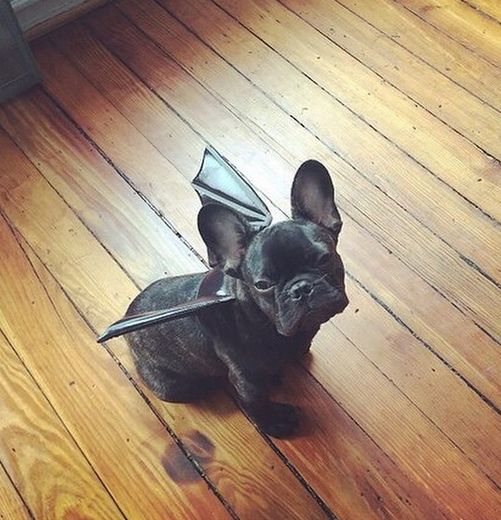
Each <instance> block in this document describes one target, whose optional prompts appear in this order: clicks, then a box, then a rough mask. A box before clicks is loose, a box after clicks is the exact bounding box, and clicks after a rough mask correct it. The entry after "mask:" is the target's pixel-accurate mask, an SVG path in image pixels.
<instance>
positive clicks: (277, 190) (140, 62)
mask: <svg viewBox="0 0 501 520" xmlns="http://www.w3.org/2000/svg"><path fill="white" fill-rule="evenodd" d="M106 12H108V11H103V12H100V17H99V20H96V22H95V25H96V27H97V26H99V25H100V24H102V25H101V29H102V33H101V34H100V35H101V37H102V38H103V40H106V44H107V45H108V46H110V47H111V48H112V49H113V51H114V52H116V53H118V54H119V55H120V56H121V58H122V59H124V60H126V62H127V64H128V65H129V66H130V67H132V68H133V69H134V70H135V71H136V72H137V73H138V74H139V75H140V76H142V77H144V78H145V81H147V82H148V84H149V86H150V87H151V88H153V89H155V90H156V92H158V93H159V94H160V95H161V96H162V97H163V98H164V99H166V100H168V102H169V103H170V104H171V105H173V107H174V109H175V110H176V111H178V112H180V113H181V114H182V117H183V118H185V119H187V120H188V121H189V123H190V125H192V126H193V127H194V128H195V129H197V131H198V132H200V133H204V132H207V133H211V134H212V133H213V138H212V142H213V144H215V145H216V146H217V147H218V148H219V149H220V150H221V151H223V152H224V155H225V156H227V157H229V158H230V160H231V161H232V162H233V163H234V164H236V163H237V158H235V155H236V153H235V148H236V147H235V144H234V143H235V140H234V139H232V136H234V135H237V134H236V133H237V132H238V135H239V141H238V142H239V143H246V144H247V147H246V150H247V149H248V148H250V147H251V146H252V145H254V146H255V148H251V149H252V150H253V151H256V152H255V153H254V154H253V160H252V163H250V167H249V163H248V165H247V166H246V165H245V164H243V167H242V169H241V171H243V172H244V173H245V174H246V175H248V176H249V178H252V182H253V183H254V185H255V186H257V187H258V189H260V190H261V191H265V192H267V193H269V196H270V198H272V199H273V200H288V193H287V188H286V186H287V185H288V184H289V183H290V179H291V168H290V166H289V167H284V166H282V165H281V169H279V168H278V165H276V162H275V161H273V162H271V163H270V161H269V158H270V157H273V154H272V153H270V152H267V155H266V157H267V159H268V160H267V161H264V162H263V163H262V165H261V166H260V165H259V156H258V154H259V153H260V150H261V147H262V143H260V142H259V141H256V137H255V136H253V135H252V134H250V132H249V127H247V126H246V125H243V124H242V123H240V124H239V121H240V120H239V119H238V117H237V115H236V114H234V113H232V112H229V110H228V109H226V107H224V106H221V105H218V104H216V103H215V102H214V98H213V97H212V98H211V97H210V96H208V95H207V93H206V92H205V93H204V92H203V91H201V90H200V86H199V85H198V84H197V83H195V82H194V81H193V79H192V78H191V77H190V76H189V75H187V74H186V72H184V71H183V70H181V69H180V68H179V66H177V65H176V64H175V63H173V62H171V61H170V60H168V59H167V58H166V57H165V56H163V55H162V54H161V53H160V52H159V50H158V48H157V47H156V46H155V45H152V44H151V43H150V42H148V41H147V40H145V38H144V37H143V36H141V35H140V34H139V33H138V31H137V30H135V29H134V28H133V27H132V26H130V25H128V24H127V23H126V22H125V21H120V18H119V17H117V16H116V15H115V13H114V12H113V13H112V16H111V18H112V19H115V22H114V23H111V19H110V18H105V17H104V14H105V13H106ZM110 12H111V11H110ZM117 18H118V20H117ZM158 20H161V21H162V23H161V24H158V23H157V22H158ZM144 21H145V22H144V23H145V24H147V26H148V27H149V31H150V34H151V35H152V37H154V38H156V40H157V41H158V42H159V44H161V45H162V40H165V41H164V43H163V45H164V47H166V48H168V47H167V43H166V42H168V41H172V37H171V36H169V35H168V33H166V32H165V30H164V27H165V23H166V22H165V21H164V18H162V15H161V12H158V13H155V18H154V19H153V18H149V17H148V19H146V18H144ZM138 23H140V22H139V21H138ZM97 28H98V27H97ZM113 28H115V29H116V30H114V29H113ZM145 28H146V27H145ZM176 41H177V40H176ZM204 61H208V60H203V61H201V63H203V62H204ZM195 63H196V62H193V65H192V66H193V67H194V65H195ZM208 63H209V62H208ZM202 68H203V70H205V71H206V72H207V74H208V75H209V77H210V78H211V80H213V81H217V82H222V83H223V84H224V85H223V87H222V89H224V90H222V91H219V93H218V95H221V94H223V95H224V96H225V97H228V96H230V97H231V102H232V103H238V104H239V106H240V107H241V108H240V110H239V111H238V115H239V116H240V117H243V118H245V116H244V115H243V114H244V112H242V111H243V110H244V109H245V106H247V105H248V103H249V100H248V98H243V97H242V95H241V92H242V88H236V87H235V86H236V85H238V83H237V82H236V80H235V82H234V81H233V78H234V76H231V77H232V81H228V79H227V76H225V75H223V74H222V73H221V72H220V71H218V70H217V69H216V68H215V63H214V62H211V66H210V67H207V66H202ZM230 70H233V69H230ZM216 71H217V72H216ZM226 71H227V70H225V72H226ZM167 78H176V79H175V80H171V79H169V80H168V79H167ZM178 85H179V88H177V86H178ZM181 85H182V88H181ZM247 91H249V92H252V94H253V96H252V106H253V107H256V109H255V110H253V111H251V112H250V115H251V116H252V117H256V116H258V115H260V116H262V117H264V116H265V115H266V118H267V120H268V122H269V120H270V118H272V117H273V119H272V120H273V125H270V124H269V123H268V124H265V123H263V125H266V127H267V128H268V129H273V140H272V141H271V142H272V143H273V145H274V149H275V150H276V148H278V149H279V150H280V155H284V154H285V152H284V147H287V152H288V157H289V161H290V163H292V164H293V165H294V166H296V165H299V164H300V162H301V160H302V159H304V154H302V153H301V150H303V149H308V150H309V156H310V157H311V156H313V157H316V158H318V159H320V160H322V161H323V162H325V164H326V165H327V166H328V167H329V169H330V171H332V172H333V173H334V176H335V181H336V183H337V186H338V193H339V203H340V206H341V208H342V209H343V210H344V211H345V212H347V213H349V214H350V215H352V216H354V217H355V218H356V219H357V220H358V221H359V222H361V223H362V224H363V226H364V227H366V228H367V229H368V230H369V231H370V232H371V234H373V236H375V237H376V238H377V239H378V240H379V241H381V242H382V243H383V244H384V245H385V246H386V247H387V249H390V250H391V251H392V252H394V253H395V254H397V255H398V256H399V257H400V258H402V259H405V260H404V261H405V262H406V263H407V264H408V265H411V267H413V268H414V269H415V270H416V271H417V272H418V273H420V274H421V275H422V276H423V277H425V278H426V279H427V280H428V281H430V282H431V283H432V284H433V285H434V286H436V287H437V288H438V289H439V290H440V291H441V292H442V293H444V294H446V295H447V296H448V297H449V299H451V300H452V301H453V302H454V303H455V304H457V305H459V306H460V307H461V309H462V310H463V312H465V313H467V315H469V316H472V315H473V316H474V317H475V320H476V321H477V322H478V323H480V324H482V326H483V327H485V328H486V329H487V330H489V331H490V332H491V333H492V334H493V335H494V336H499V333H500V332H499V330H498V328H499V323H501V320H500V319H498V317H497V316H495V315H496V314H498V311H497V310H496V309H497V305H496V303H495V302H496V300H497V288H495V286H494V285H493V284H491V282H489V281H488V280H487V279H486V278H484V277H483V276H482V275H481V274H480V273H479V272H478V271H475V270H465V269H463V268H462V267H461V262H462V261H463V260H461V257H460V256H459V255H458V253H457V252H456V251H454V250H452V248H450V247H449V246H447V245H446V244H445V243H444V242H441V241H439V240H438V237H436V236H435V235H434V234H433V233H431V232H429V231H428V230H427V229H425V228H423V227H421V226H420V224H419V222H417V221H415V220H414V219H413V218H411V217H410V216H409V214H408V213H406V212H403V211H402V208H399V207H397V206H396V204H395V203H394V202H393V201H392V200H391V199H389V198H388V197H385V196H384V194H383V193H382V192H381V191H380V190H374V189H373V186H372V185H371V184H370V183H369V182H368V181H367V180H366V179H365V177H363V176H361V175H358V173H357V172H356V171H354V170H353V168H351V167H350V166H349V165H347V164H346V163H343V162H342V161H339V160H338V159H337V158H336V156H333V154H332V153H331V152H330V150H328V149H326V148H325V147H323V146H321V145H319V143H318V141H317V140H316V139H315V138H314V137H313V136H311V134H309V133H304V130H301V129H300V127H299V125H298V126H293V125H290V126H287V127H283V126H282V123H283V124H285V122H286V121H287V122H288V123H290V121H291V120H290V118H289V117H287V116H286V115H284V114H283V113H282V112H280V111H278V112H276V110H275V111H274V109H273V105H271V104H270V103H267V105H265V106H263V109H262V110H259V109H260V106H259V105H257V101H258V100H259V99H260V96H259V94H256V92H255V91H254V90H249V87H248V86H247ZM201 94H202V95H203V97H202V98H201V96H200V95H201ZM187 96H189V98H188V100H187V99H186V98H187ZM244 105H245V106H244ZM208 111H210V112H211V116H210V117H207V113H208ZM275 113H278V114H279V116H277V117H280V119H279V120H278V121H277V120H275V118H274V116H275ZM209 121H210V123H209ZM230 126H231V128H232V129H231V132H230V133H228V128H229V127H230ZM278 129H279V130H280V131H279V130H278ZM307 136H308V137H307ZM277 140H280V142H279V145H278V146H276V142H277ZM237 148H239V150H238V152H239V153H240V149H241V148H242V147H241V146H239V147H237ZM246 153H249V152H248V151H246ZM276 155H277V153H276V152H275V156H276ZM249 170H251V171H249ZM256 170H258V175H252V172H253V171H256ZM269 171H272V172H273V181H272V182H270V176H269V175H268V176H266V175H263V172H269ZM280 179H283V180H280ZM406 182H407V183H408V181H406ZM270 191H272V194H271V193H270ZM409 191H410V190H407V195H408V192H409ZM435 197H436V193H435V195H432V194H431V193H430V199H429V201H430V203H431V201H432V200H433V199H434V198H435ZM453 200H454V199H453ZM427 201H428V199H427ZM456 202H457V200H456ZM423 207H428V205H427V204H426V205H424V206H423ZM437 210H438V209H437ZM448 210H449V206H447V205H445V204H444V205H443V206H442V207H441V210H440V213H441V218H443V223H444V226H445V221H446V220H447V219H448V218H450V216H449V215H448V216H447V217H445V215H444V213H446V212H447V211H448ZM452 218H453V219H454V220H455V217H452ZM465 218H466V217H465ZM468 218H472V217H471V216H470V217H468ZM468 218H466V221H468ZM431 221H432V220H429V219H426V222H427V223H428V222H431ZM446 227H447V229H448V232H451V231H452V232H453V233H456V231H457V232H459V231H461V232H463V231H465V228H464V227H461V228H459V227H457V226H452V227H451V226H450V224H448V225H447V226H446ZM475 228H476V226H475ZM467 231H471V232H473V233H476V232H477V231H478V229H474V228H473V227H472V228H471V229H469V230H467ZM486 231H487V233H488V234H489V235H490V236H491V239H488V242H490V244H491V247H492V250H493V256H492V258H488V255H485V254H482V255H480V251H481V250H482V251H483V252H485V247H488V246H487V244H486V242H485V239H486V236H485V235H484V236H483V237H482V239H481V240H479V242H478V244H479V245H478V247H477V248H476V252H477V255H475V256H478V260H479V262H482V263H483V264H485V262H487V263H491V267H490V269H492V272H493V273H497V270H498V268H499V266H498V264H497V263H496V262H495V261H494V258H496V256H497V252H498V249H499V248H498V244H499V240H498V239H496V236H497V235H498V231H497V230H495V229H494V228H493V227H492V226H491V224H488V230H486ZM457 234H458V236H457V237H455V241H459V240H461V241H463V240H464V236H463V238H461V237H460V236H459V235H462V234H463V233H457ZM471 240H472V238H471V237H470V239H469V241H470V246H468V247H471ZM404 244H405V245H404ZM465 245H466V244H465ZM482 248H483V249H482ZM423 252H426V254H425V255H423ZM472 253H473V254H474V252H473V251H472ZM496 276H497V275H496ZM457 277H460V278H461V280H459V279H458V278H457ZM468 278H474V279H475V281H473V279H470V280H468ZM466 288H467V290H465V289H466ZM461 293H463V294H461ZM475 293H477V294H475ZM489 300H490V301H491V302H492V306H488V307H487V308H486V306H485V304H484V303H485V302H486V301H489ZM466 301H468V305H465V303H466ZM462 302H463V303H462ZM474 309H475V310H474ZM477 310H478V314H477ZM472 311H473V313H472ZM490 313H492V315H491V316H487V315H486V314H490ZM481 315H482V316H481ZM500 318H501V316H500Z"/></svg>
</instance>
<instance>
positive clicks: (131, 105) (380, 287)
mask: <svg viewBox="0 0 501 520" xmlns="http://www.w3.org/2000/svg"><path fill="white" fill-rule="evenodd" d="M54 41H55V42H56V44H58V43H59V46H60V48H61V49H63V48H65V49H67V51H68V54H69V55H71V58H72V61H73V62H74V63H75V65H76V66H78V68H79V70H80V71H81V72H82V74H85V75H86V76H87V77H88V78H89V79H90V80H91V81H92V83H93V84H94V85H95V86H96V87H97V88H99V90H100V92H102V93H103V94H104V95H105V96H106V97H107V99H108V100H109V101H111V102H113V103H114V106H115V107H116V108H118V109H119V110H120V112H121V113H122V114H124V115H125V116H126V117H127V118H128V119H129V121H131V122H132V123H133V124H134V125H135V126H136V127H137V128H139V129H140V130H141V132H142V133H143V135H145V137H147V138H148V139H149V140H150V141H151V143H152V144H153V145H154V146H155V147H156V148H157V149H158V150H159V151H160V152H161V153H162V154H164V155H165V156H166V157H169V159H170V160H171V161H172V163H173V164H175V165H176V167H177V169H178V170H179V171H180V172H183V175H184V176H185V177H186V178H187V179H191V177H192V175H193V172H194V171H195V170H196V168H197V165H198V163H199V157H194V156H193V154H192V150H193V149H197V150H201V148H202V144H201V137H199V136H197V135H196V134H195V133H194V132H193V130H192V129H191V128H190V127H188V126H187V125H186V124H185V123H184V122H183V121H181V120H180V119H179V118H178V116H177V115H176V114H175V113H174V112H173V111H171V110H170V109H169V108H168V107H167V106H166V105H165V104H163V103H162V102H161V101H160V99H159V98H158V97H156V96H155V95H154V94H153V93H152V92H150V91H149V90H148V89H147V87H146V86H145V85H144V84H143V83H141V82H140V81H139V80H138V78H136V77H134V75H132V74H131V73H130V72H129V71H128V70H127V69H126V68H125V67H124V66H123V64H121V63H120V62H118V61H117V60H116V59H114V58H113V57H112V56H111V55H110V53H109V52H108V51H107V50H106V49H104V48H103V47H102V45H100V44H99V43H98V42H97V41H96V40H95V39H93V38H92V37H91V36H90V35H89V33H88V31H86V30H85V29H84V28H83V27H82V26H81V25H79V26H72V27H71V29H68V30H67V31H66V30H65V31H62V32H60V33H58V34H57V35H55V36H54ZM79 84H80V85H83V84H84V80H83V79H79ZM117 93H122V95H118V94H117ZM66 98H67V96H65V99H66ZM65 102H66V101H65ZM103 108H104V107H103ZM106 111H107V113H109V109H108V108H107V110H106ZM9 121H13V122H15V121H16V116H15V114H12V112H11V113H10V114H9ZM93 122H94V123H95V122H96V120H94V121H93ZM165 122H168V124H169V128H170V129H172V132H171V133H170V137H169V139H165V138H164V135H165V133H164V132H161V131H159V129H161V128H162V126H163V125H164V124H165ZM18 124H19V123H18V122H16V123H15V124H14V125H13V126H18ZM59 126H61V123H59ZM185 141H188V142H189V145H190V146H189V147H187V149H186V148H184V145H185ZM31 153H32V152H31ZM49 171H51V169H49ZM161 188H162V185H161V183H160V182H157V183H156V184H153V185H152V186H151V187H150V190H149V191H148V192H146V194H147V195H148V197H154V194H155V192H156V191H158V190H161ZM101 191H102V190H101ZM284 204H285V205H284V206H282V209H284V210H285V211H287V202H286V201H285V202H284ZM270 206H271V205H270ZM345 220H346V217H345ZM343 236H344V240H342V242H341V248H342V250H343V257H344V258H345V263H346V265H347V267H348V270H349V272H350V273H351V275H352V276H355V277H356V278H358V279H359V280H360V281H361V283H362V284H363V285H364V286H366V287H368V289H369V291H371V292H372V293H374V294H377V295H378V298H379V299H380V300H382V301H383V302H384V303H385V305H387V306H389V307H390V308H391V309H393V312H396V309H398V315H399V317H400V318H401V319H403V320H404V322H405V323H407V324H408V325H409V326H410V327H411V329H412V330H413V331H414V333H415V334H417V335H418V336H420V337H422V338H423V340H424V341H426V342H427V343H428V344H430V345H432V346H433V348H434V349H435V350H436V351H437V352H438V353H439V355H440V356H443V358H445V359H446V360H447V362H449V363H451V364H452V366H453V367H455V369H457V370H459V372H460V373H461V374H463V375H464V376H465V377H466V379H467V380H468V381H470V382H471V383H472V384H473V385H474V386H475V387H476V388H478V389H479V390H480V391H481V392H482V393H483V394H484V395H485V396H486V397H487V398H488V399H490V400H491V401H493V402H494V403H496V404H497V405H498V406H499V405H501V393H500V392H501V381H500V378H499V373H498V371H497V370H496V367H497V366H500V365H499V363H501V359H500V355H501V354H500V352H499V348H498V346H497V344H496V343H495V342H494V341H492V339H491V338H489V337H488V336H487V335H485V334H483V333H482V332H481V331H480V330H479V329H478V328H477V327H475V325H474V324H473V323H472V322H470V321H469V320H465V318H464V315H462V314H461V313H460V312H459V311H458V310H457V309H456V308H455V307H454V306H452V305H451V304H450V303H449V302H448V301H447V300H446V299H445V298H443V297H441V296H440V294H439V293H437V292H436V291H434V290H433V289H432V288H431V287H430V286H429V285H427V284H426V283H425V282H424V281H423V280H422V279H420V278H419V277H418V276H417V275H415V273H413V272H412V271H410V270H409V269H406V268H405V266H404V265H403V264H402V263H401V262H399V261H398V260H397V259H396V258H395V256H394V255H390V254H388V252H387V251H386V250H385V249H384V248H382V247H381V245H380V244H379V243H378V242H377V241H375V240H374V239H373V238H372V237H371V236H370V235H369V234H368V233H367V232H365V231H364V230H363V229H362V228H360V226H358V225H357V224H356V223H355V222H354V221H353V220H351V219H350V218H349V217H348V220H347V222H345V228H344V231H343ZM191 237H192V235H190V239H191ZM373 266H375V268H373ZM416 295H419V297H416ZM459 329H461V336H459V335H458V334H457V333H456V332H457V330H459ZM470 345H475V348H474V349H472V348H471V347H470Z"/></svg>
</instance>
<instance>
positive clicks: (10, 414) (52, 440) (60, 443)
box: [0, 332, 124, 519]
mask: <svg viewBox="0 0 501 520" xmlns="http://www.w3.org/2000/svg"><path fill="white" fill-rule="evenodd" d="M0 359H1V360H2V362H1V364H0V406H1V409H2V423H1V426H0V459H1V460H2V464H3V465H4V466H5V468H6V470H7V471H8V473H9V475H10V477H11V478H12V480H13V483H14V484H15V486H16V488H17V490H18V491H19V493H20V494H21V496H22V497H23V500H24V502H25V503H26V504H27V506H28V507H29V511H30V512H31V513H32V514H33V516H34V517H35V518H53V519H57V518H68V517H71V515H72V514H74V513H75V512H76V511H78V513H79V514H80V515H81V517H86V518H102V519H108V518H109V519H114V518H124V517H123V515H122V513H121V512H120V510H119V509H118V508H117V506H116V504H115V503H114V502H113V500H112V498H111V497H110V495H109V494H108V492H107V491H106V489H105V488H104V487H103V485H102V483H101V482H100V481H99V479H98V478H97V476H96V475H95V473H94V472H93V470H92V467H91V466H90V465H89V463H88V461H87V460H86V459H85V458H84V456H83V455H82V453H81V452H80V450H79V449H78V446H77V445H76V444H75V442H74V440H73V439H72V438H71V437H70V435H69V434H68V432H67V430H66V429H65V428H64V425H63V424H62V422H61V421H60V419H59V417H57V415H56V414H55V413H54V411H53V410H52V408H51V406H50V404H49V403H48V401H47V399H46V398H45V396H44V395H43V394H42V393H41V391H40V389H39V388H38V387H37V385H36V383H35V381H34V380H33V379H32V377H31V375H30V374H29V373H28V372H27V370H26V368H25V367H24V366H23V364H22V363H21V361H20V359H19V358H18V357H17V356H16V354H15V352H14V350H13V349H12V347H11V346H10V345H9V343H8V342H7V340H6V338H5V336H4V335H3V334H2V333H1V332H0ZM68 388H69V389H71V387H70V386H69V387H68ZM63 475H65V476H66V477H67V478H62V477H63ZM18 507H19V509H20V510H19V513H20V514H21V513H22V511H21V509H23V508H21V507H20V506H18ZM5 510H7V506H4V507H0V511H5Z"/></svg>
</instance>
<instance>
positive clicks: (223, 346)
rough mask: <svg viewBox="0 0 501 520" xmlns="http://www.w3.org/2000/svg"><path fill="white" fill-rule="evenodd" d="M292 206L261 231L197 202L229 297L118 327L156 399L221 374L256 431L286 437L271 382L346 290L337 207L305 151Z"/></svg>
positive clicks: (168, 299) (181, 286)
mask: <svg viewBox="0 0 501 520" xmlns="http://www.w3.org/2000/svg"><path fill="white" fill-rule="evenodd" d="M291 206H292V219H291V220H287V221H283V222H277V223H275V224H272V225H271V226H269V227H266V228H265V229H262V230H260V231H253V230H252V229H251V226H250V225H249V224H248V223H247V221H246V220H245V219H244V218H243V217H242V216H241V215H240V214H238V213H236V212H234V211H232V210H231V209H228V208H227V207H225V206H222V205H218V204H208V205H206V206H203V207H202V209H201V210H200V213H199V215H198V228H199V231H200V233H201V236H202V238H203V240H204V242H205V244H206V245H207V247H208V249H209V251H210V252H211V253H212V255H211V256H212V258H213V263H214V264H215V266H216V267H218V268H219V269H220V270H221V273H222V276H223V286H224V290H225V291H226V292H227V293H229V294H232V295H234V296H235V301H233V302H231V303H229V304H225V305H222V306H218V307H214V308H209V309H206V310H204V311H201V312H199V313H198V314H196V315H191V316H187V317H184V318H181V319H178V320H176V321H170V322H168V323H163V324H160V325H158V326H155V327H151V328H148V329H143V330H139V331H136V332H132V333H130V334H128V335H127V336H126V337H127V341H128V344H129V346H130V348H131V351H132V354H133V358H134V361H135V364H136V367H137V370H138V372H139V374H140V376H141V378H142V379H143V380H144V382H145V384H146V385H147V386H148V387H149V388H150V389H151V390H152V392H153V393H154V394H155V395H157V396H158V397H159V398H160V399H162V400H165V401H171V402H190V401H194V400H196V399H197V398H200V397H203V396H204V395H205V394H206V393H207V392H208V391H209V390H210V389H211V388H213V386H214V384H215V383H217V382H218V381H223V380H225V379H226V380H229V382H230V383H231V385H232V387H233V389H234V391H235V393H236V396H237V399H238V402H239V403H240V405H241V407H242V408H243V410H244V411H245V413H247V415H248V416H249V417H250V418H251V419H252V420H253V421H254V422H255V423H256V425H257V426H258V427H259V428H260V429H261V430H262V431H263V432H265V433H266V434H269V435H271V436H275V437H285V436H289V435H291V434H293V433H294V432H295V431H296V429H297V427H298V423H299V421H298V413H297V409H296V407H294V406H292V405H289V404H281V403H274V402H271V401H270V400H269V392H270V389H271V386H272V385H273V381H275V380H276V379H277V376H279V374H280V371H281V370H282V368H283V366H284V364H285V363H286V362H287V361H290V360H293V359H297V358H298V357H300V356H302V355H303V354H305V353H306V352H308V350H309V349H310V346H311V342H312V339H313V337H314V336H315V334H316V333H317V332H318V330H319V328H320V325H321V324H322V323H324V322H326V321H327V320H329V319H330V318H331V317H332V316H334V315H336V314H339V313H341V312H342V311H343V310H344V309H345V308H346V306H347V305H348V298H347V296H346V292H345V284H344V277H345V273H344V266H343V262H342V260H341V258H340V256H339V254H338V252H337V242H338V236H339V233H340V231H341V226H342V223H341V217H340V215H339V212H338V210H337V207H336V204H335V201H334V187H333V184H332V181H331V178H330V176H329V173H328V172H327V170H326V168H325V167H324V166H323V165H322V164H321V163H319V162H317V161H314V160H309V161H306V162H305V163H303V164H302V165H301V167H300V168H299V169H298V171H297V173H296V175H295V178H294V181H293V185H292V190H291ZM204 276H205V273H200V274H191V275H185V276H178V277H170V278H163V279H161V280H158V281H156V282H154V283H153V284H151V285H150V286H149V287H147V288H146V289H145V290H144V291H142V292H141V293H140V294H139V295H138V296H137V297H136V298H135V300H134V301H133V302H132V303H131V305H130V307H129V309H128V310H127V315H128V316H129V315H133V314H139V313H144V312H148V311H154V310H158V309H162V308H165V307H168V306H170V305H177V304H179V303H182V302H184V301H187V300H189V299H190V298H193V297H195V296H196V294H197V291H198V289H199V286H200V284H201V283H202V280H203V279H204Z"/></svg>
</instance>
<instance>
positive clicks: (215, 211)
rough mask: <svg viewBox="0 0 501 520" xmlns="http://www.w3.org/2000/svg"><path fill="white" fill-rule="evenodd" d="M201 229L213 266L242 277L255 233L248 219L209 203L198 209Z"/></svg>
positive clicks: (199, 228) (199, 227) (231, 274)
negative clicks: (244, 260)
mask: <svg viewBox="0 0 501 520" xmlns="http://www.w3.org/2000/svg"><path fill="white" fill-rule="evenodd" d="M198 230H199V231H200V234H201V235H202V238H203V240H204V242H205V245H206V246H207V249H208V250H209V263H210V265H211V267H215V266H218V267H220V268H221V269H222V270H223V271H224V272H225V273H226V274H228V275H230V276H234V277H237V278H240V277H241V271H240V264H241V263H242V260H243V257H244V255H245V252H246V250H247V246H248V244H249V241H250V239H251V236H252V233H251V229H250V227H249V225H248V224H247V222H246V221H245V219H244V218H243V217H241V216H240V215H239V214H238V213H236V212H234V211H232V210H231V209H229V208H226V207H224V206H221V205H219V204H207V205H206V206H203V207H202V209H201V210H200V212H199V213H198Z"/></svg>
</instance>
